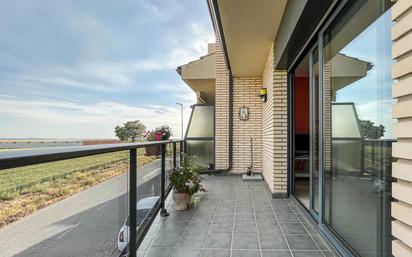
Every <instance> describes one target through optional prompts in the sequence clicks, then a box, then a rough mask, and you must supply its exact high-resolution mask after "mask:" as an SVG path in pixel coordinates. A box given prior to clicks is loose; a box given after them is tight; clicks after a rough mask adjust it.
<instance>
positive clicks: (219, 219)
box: [213, 213, 234, 223]
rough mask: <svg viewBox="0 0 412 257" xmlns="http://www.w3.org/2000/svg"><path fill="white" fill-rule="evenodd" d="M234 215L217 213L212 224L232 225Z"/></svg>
mask: <svg viewBox="0 0 412 257" xmlns="http://www.w3.org/2000/svg"><path fill="white" fill-rule="evenodd" d="M233 220H234V213H217V214H216V216H215V218H214V220H213V223H233Z"/></svg>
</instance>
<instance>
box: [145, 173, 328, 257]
mask: <svg viewBox="0 0 412 257" xmlns="http://www.w3.org/2000/svg"><path fill="white" fill-rule="evenodd" d="M204 179H205V180H204V184H205V186H206V188H207V192H206V193H199V194H196V195H195V196H194V197H193V206H192V208H191V209H190V210H189V211H175V210H174V206H173V203H171V200H170V199H168V212H169V213H170V215H169V216H168V217H160V216H159V217H157V218H156V220H155V222H154V224H153V225H152V227H151V228H150V230H149V232H148V234H147V235H146V238H145V239H144V240H143V243H142V244H141V245H140V247H139V249H138V254H137V256H145V257H167V256H173V257H174V256H176V257H199V256H201V257H212V256H219V257H226V256H227V257H229V256H232V257H240V256H245V257H246V256H247V257H255V256H256V257H258V256H259V257H286V256H294V257H301V256H304V257H318V256H319V257H329V256H335V255H334V254H333V253H332V252H331V251H330V250H329V248H328V247H327V246H326V244H325V243H324V241H323V239H321V236H320V235H319V233H318V232H317V231H316V230H315V229H314V228H313V226H312V225H311V223H310V222H309V221H308V219H307V218H306V216H305V215H304V214H303V213H302V212H301V209H300V207H298V206H297V204H296V203H295V201H294V200H292V199H272V197H271V194H270V192H269V190H268V188H267V186H266V183H265V182H256V181H255V182H245V181H242V179H241V177H240V176H231V175H221V176H208V175H205V177H204ZM169 198H170V197H169Z"/></svg>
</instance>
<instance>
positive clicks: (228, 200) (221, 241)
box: [0, 140, 335, 257]
mask: <svg viewBox="0 0 412 257" xmlns="http://www.w3.org/2000/svg"><path fill="white" fill-rule="evenodd" d="M184 145H185V142H184V141H182V140H171V141H159V142H150V143H134V144H118V145H99V146H82V147H64V148H50V149H45V150H44V149H40V150H27V151H14V152H4V153H1V154H0V172H1V173H0V174H2V175H6V176H7V174H14V175H16V176H17V175H19V173H23V174H21V175H24V174H26V173H25V172H27V170H25V169H23V168H24V167H26V166H28V167H31V166H32V165H34V166H36V165H45V164H50V163H55V162H60V161H63V162H64V163H61V162H60V164H59V165H57V166H53V167H58V168H54V169H52V171H50V172H53V174H52V175H53V180H56V181H60V180H59V179H60V177H59V173H62V174H63V175H64V176H66V175H67V174H69V173H68V172H69V171H68V169H69V168H72V166H73V164H74V166H76V167H77V166H80V165H81V164H82V163H83V162H84V158H94V157H96V156H100V158H101V156H102V155H103V156H104V154H111V153H116V152H120V153H122V154H123V155H122V158H123V159H121V161H122V164H121V165H119V163H118V162H116V163H115V164H114V165H117V166H116V167H119V168H120V169H122V170H123V171H124V173H123V174H122V173H120V175H117V176H115V177H112V178H111V179H108V180H107V181H106V182H103V183H100V184H97V185H93V186H90V187H89V188H87V189H85V190H84V191H82V192H80V193H77V194H74V195H70V196H68V198H67V199H64V200H61V201H60V202H59V203H55V204H51V205H50V206H47V207H45V208H43V209H42V210H38V211H36V212H34V213H33V214H31V215H29V216H28V217H26V218H23V219H22V220H20V221H18V222H15V223H12V224H10V225H7V226H5V227H4V228H2V230H0V238H1V240H2V242H3V240H6V239H7V242H8V243H7V244H3V245H1V246H0V251H1V252H2V256H18V257H24V256H61V257H62V256H63V257H64V256H80V255H82V256H96V257H97V256H111V257H116V256H131V257H134V256H136V255H137V256H145V257H163V256H178V257H189V256H193V257H200V256H202V257H207V256H222V257H223V256H228V257H229V256H231V257H239V256H247V257H254V256H260V257H283V256H292V257H300V256H305V257H317V256H321V257H328V256H335V255H334V254H333V253H332V251H331V250H330V249H329V248H328V247H327V245H326V244H325V243H324V241H323V239H322V238H321V236H320V234H319V233H318V232H317V231H316V230H315V229H314V226H312V225H311V223H310V222H309V220H308V219H307V218H306V216H305V215H304V214H303V213H302V212H301V209H300V208H301V207H299V206H298V204H297V203H296V202H295V200H293V199H272V196H271V193H270V191H269V189H268V187H267V185H266V183H265V182H263V181H254V182H245V181H242V179H241V177H240V176H236V175H228V174H227V173H224V174H219V175H207V174H205V175H203V176H204V186H205V188H206V189H207V192H205V193H198V194H196V195H194V196H193V199H192V200H193V204H192V207H191V208H190V209H189V210H187V211H175V210H174V206H173V203H172V201H171V195H170V194H169V192H170V191H171V187H170V185H169V183H168V173H169V172H170V171H171V170H172V169H173V167H176V166H179V163H180V162H181V160H182V156H183V155H182V153H183V152H184V149H185V148H184ZM153 146H155V147H158V148H157V149H158V153H159V156H158V159H157V160H155V161H153V162H152V163H150V164H146V165H143V166H139V167H138V164H139V161H138V160H139V156H140V155H141V154H142V153H141V151H139V150H143V149H142V148H145V147H153ZM127 156H128V157H127ZM79 158H83V159H82V160H83V161H80V159H79ZM69 160H73V161H72V162H67V161H69ZM95 161H96V159H93V160H92V162H93V163H94V162H95ZM89 162H90V159H89ZM127 163H128V165H129V166H127ZM64 165H67V166H68V167H64ZM42 167H43V166H41V167H39V166H37V168H35V169H33V170H34V171H37V172H38V173H41V172H42V170H41V169H40V168H42ZM49 167H50V166H49ZM11 168H14V169H15V170H10V169H11ZM112 168H113V167H112V166H110V165H109V166H108V167H106V166H105V167H102V166H101V165H100V166H99V168H98V169H99V171H96V170H92V171H89V170H86V171H84V172H86V173H87V172H89V173H90V174H89V175H91V176H98V175H99V172H101V170H105V169H112ZM83 175H85V173H83ZM69 176H70V174H69ZM43 180H44V178H43V179H42V181H43ZM62 181H64V180H62ZM36 183H40V182H36ZM46 183H52V184H51V185H53V186H56V187H58V188H57V189H60V184H59V183H55V182H46ZM53 183H54V184H53ZM47 185H48V186H49V187H50V184H46V189H47ZM26 186H30V185H26ZM44 187H45V185H38V187H37V188H36V190H38V191H35V192H34V193H35V194H42V191H41V189H42V188H43V189H44ZM23 194H24V193H23ZM147 199H150V202H151V204H150V205H148V204H147ZM142 202H146V203H145V204H144V205H145V206H144V208H142V205H141V203H142ZM22 208H26V209H28V208H29V206H28V205H27V206H26V207H24V206H23V207H22ZM166 210H167V212H168V213H169V215H168V216H165V215H162V214H165V213H166ZM132 228H133V229H132ZM122 231H123V234H122V233H121V232H122ZM121 234H122V235H121ZM4 242H5V241H4ZM132 242H133V243H132ZM119 245H123V246H122V247H119ZM117 248H119V249H120V250H121V251H119V250H118V249H117Z"/></svg>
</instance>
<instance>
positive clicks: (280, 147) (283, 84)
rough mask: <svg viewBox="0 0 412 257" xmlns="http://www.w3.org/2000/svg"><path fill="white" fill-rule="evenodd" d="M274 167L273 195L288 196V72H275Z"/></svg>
mask: <svg viewBox="0 0 412 257" xmlns="http://www.w3.org/2000/svg"><path fill="white" fill-rule="evenodd" d="M273 116H274V117H273V118H274V129H273V130H274V144H273V149H274V151H273V154H274V167H273V194H274V195H275V196H276V195H278V196H282V195H284V194H286V192H287V187H288V181H287V173H288V83H287V71H283V70H282V71H281V70H274V72H273Z"/></svg>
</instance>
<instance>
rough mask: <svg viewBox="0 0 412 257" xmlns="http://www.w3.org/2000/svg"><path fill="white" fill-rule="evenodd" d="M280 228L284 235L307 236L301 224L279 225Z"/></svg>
mask: <svg viewBox="0 0 412 257" xmlns="http://www.w3.org/2000/svg"><path fill="white" fill-rule="evenodd" d="M280 226H281V227H282V230H283V233H285V234H307V231H306V229H305V227H304V226H303V225H302V223H280Z"/></svg>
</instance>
